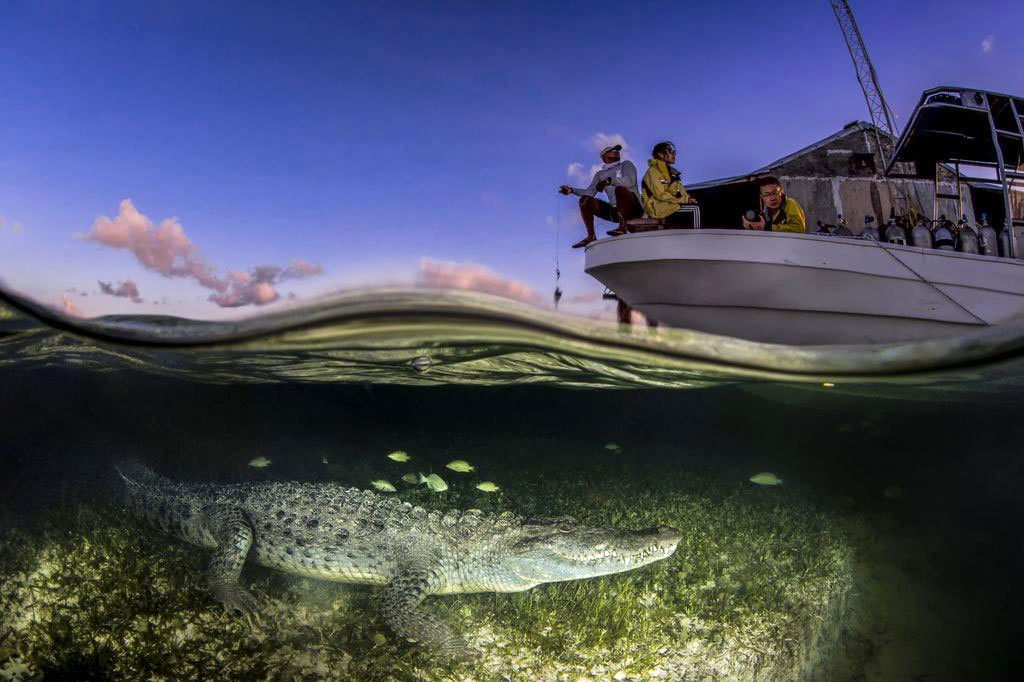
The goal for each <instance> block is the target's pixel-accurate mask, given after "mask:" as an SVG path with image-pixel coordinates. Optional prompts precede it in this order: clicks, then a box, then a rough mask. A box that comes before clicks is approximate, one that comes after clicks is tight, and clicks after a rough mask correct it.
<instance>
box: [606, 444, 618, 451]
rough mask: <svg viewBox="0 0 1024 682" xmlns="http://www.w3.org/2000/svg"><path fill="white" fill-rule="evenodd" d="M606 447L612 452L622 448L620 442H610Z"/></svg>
mask: <svg viewBox="0 0 1024 682" xmlns="http://www.w3.org/2000/svg"><path fill="white" fill-rule="evenodd" d="M604 449H605V450H610V451H611V452H618V451H619V450H621V449H622V448H621V447H620V446H619V444H618V443H608V445H605V446H604Z"/></svg>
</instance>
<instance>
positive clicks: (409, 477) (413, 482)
mask: <svg viewBox="0 0 1024 682" xmlns="http://www.w3.org/2000/svg"><path fill="white" fill-rule="evenodd" d="M402 480H403V481H405V482H406V483H409V484H410V485H416V484H417V483H419V480H418V479H417V478H416V474H413V473H408V474H406V475H405V476H402Z"/></svg>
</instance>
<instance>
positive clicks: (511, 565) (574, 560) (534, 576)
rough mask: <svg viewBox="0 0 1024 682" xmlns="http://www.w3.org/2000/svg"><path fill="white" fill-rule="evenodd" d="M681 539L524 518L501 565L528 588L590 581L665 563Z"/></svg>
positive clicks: (657, 531)
mask: <svg viewBox="0 0 1024 682" xmlns="http://www.w3.org/2000/svg"><path fill="white" fill-rule="evenodd" d="M681 537H682V534H681V533H680V532H679V531H678V530H676V529H675V528H670V527H668V526H658V527H657V528H648V529H646V530H619V529H616V528H604V527H600V526H585V525H583V524H581V523H579V522H578V521H577V520H576V519H574V518H572V517H568V516H567V517H560V518H534V519H526V520H525V521H524V523H523V525H522V526H521V528H520V529H519V537H518V538H517V539H516V540H515V542H514V543H512V545H511V547H509V548H508V554H507V555H506V556H505V557H503V559H502V564H503V565H504V567H505V568H506V569H507V570H508V571H509V572H511V573H512V574H514V575H515V576H516V577H517V578H519V579H520V580H521V581H522V582H523V584H530V586H533V585H538V584H541V583H548V582H555V581H559V580H578V579H580V578H592V577H594V576H598V575H607V574H608V573H619V572H621V571H629V570H632V569H634V568H639V567H640V566H644V565H646V564H649V563H652V562H655V561H660V560H661V559H665V558H667V557H669V556H671V555H672V552H674V551H675V550H676V545H678V544H679V540H680V538H681Z"/></svg>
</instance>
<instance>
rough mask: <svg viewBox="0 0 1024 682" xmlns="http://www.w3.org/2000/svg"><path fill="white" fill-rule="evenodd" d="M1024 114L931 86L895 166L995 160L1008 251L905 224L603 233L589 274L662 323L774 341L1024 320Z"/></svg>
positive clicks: (871, 338) (915, 172)
mask: <svg viewBox="0 0 1024 682" xmlns="http://www.w3.org/2000/svg"><path fill="white" fill-rule="evenodd" d="M1022 113H1024V100H1022V99H1020V98H1016V97H1011V96H1009V95H1000V94H998V93H989V92H984V91H979V90H971V89H964V88H934V89H932V90H928V91H926V92H925V93H924V95H923V96H922V98H921V101H920V103H919V104H918V106H917V108H915V110H914V113H913V115H912V117H911V120H910V124H909V125H908V126H907V128H906V130H905V131H904V133H903V135H902V136H901V137H900V139H899V141H898V142H897V145H896V147H895V150H894V153H893V156H892V162H891V163H890V166H889V168H887V173H888V174H889V175H890V176H891V177H918V178H920V177H931V178H933V179H934V178H935V177H936V172H935V171H936V167H937V164H940V163H947V164H950V163H951V164H955V166H956V169H957V172H958V174H959V172H960V166H961V164H966V165H969V166H971V167H974V166H977V167H980V168H989V169H993V172H994V173H995V175H996V177H995V178H994V180H995V181H997V182H998V183H999V185H1000V186H1001V187H1002V189H1003V195H1004V197H1003V198H1004V206H1005V215H1006V230H1007V233H1006V234H1005V235H1004V236H1005V237H1006V239H1004V240H1003V241H1004V242H1005V243H1006V246H1005V248H1004V249H1003V251H1004V257H999V256H994V255H978V254H977V253H962V252H958V251H953V250H941V249H939V248H924V247H919V246H907V245H905V244H906V236H907V235H906V232H902V238H894V239H893V240H892V243H890V242H888V241H885V240H884V239H881V240H880V239H860V238H850V237H837V236H834V235H831V234H826V233H818V234H792V233H776V232H762V231H750V230H736V229H697V230H678V229H677V230H658V231H650V232H642V233H636V234H627V235H624V236H621V237H615V238H612V239H602V240H599V241H596V242H594V243H592V244H590V245H589V246H588V247H587V250H586V265H585V270H586V272H587V273H589V274H590V275H592V276H593V277H595V278H596V279H598V280H599V281H601V282H602V283H603V284H605V286H607V287H608V288H609V289H611V290H612V291H614V292H615V293H616V294H617V295H618V296H619V297H620V298H621V299H622V300H623V301H625V302H627V303H629V304H630V305H632V306H633V307H635V308H636V309H638V310H640V311H641V312H643V313H644V314H646V315H647V316H648V317H651V318H654V319H657V320H658V321H660V322H663V323H666V324H669V325H672V326H675V327H684V328H690V329H697V330H701V331H706V332H712V333H718V334H724V335H729V336H737V337H740V338H747V339H752V340H756V341H764V342H772V343H785V344H799V345H809V344H815V345H816V344H860V343H883V342H894V341H908V340H922V339H928V338H935V337H939V336H952V335H956V334H960V333H963V332H965V331H968V330H971V329H974V328H978V327H982V326H986V325H991V324H996V323H998V322H1002V321H1005V320H1008V319H1011V318H1014V317H1018V316H1022V315H1024V260H1018V259H1017V258H1016V257H1014V256H1016V255H1017V254H1021V255H1024V220H1020V219H1018V218H1017V217H1015V214H1014V210H1015V203H1014V200H1013V197H1012V196H1011V192H1012V191H1013V183H1014V181H1015V180H1017V179H1018V178H1022V177H1024V118H1022V117H1021V114H1022ZM1011 122H1012V123H1014V124H1015V126H1016V128H1017V131H1018V132H1016V133H1014V132H1013V131H1012V130H1011V129H1010V128H1009V124H1010V123H1011ZM982 124H984V126H983V125H982ZM982 132H984V133H986V135H984V136H983V135H981V133H982ZM962 179H978V178H967V177H963V178H962ZM985 180H986V181H988V182H992V181H993V178H986V179H985ZM936 191H937V185H936ZM935 210H936V209H935V207H934V203H933V212H934V211H935ZM938 218H939V216H934V215H933V219H938ZM922 220H923V219H922ZM936 225H937V226H939V227H941V228H942V229H946V230H950V229H952V231H953V232H954V233H958V234H955V235H954V236H956V242H957V244H958V245H959V244H961V242H962V244H963V248H964V249H965V250H968V251H970V250H971V246H970V245H971V243H972V242H971V239H968V237H969V236H972V235H975V233H974V231H973V230H971V229H970V228H969V227H968V226H966V225H965V224H961V227H960V228H959V229H957V228H955V226H953V224H952V222H950V221H948V220H943V221H940V222H937V223H936ZM937 229H938V228H937ZM987 229H989V230H991V228H987ZM893 232H897V230H894V231H893ZM992 234H994V231H993V232H992ZM1010 235H1012V238H1011V237H1010ZM961 237H962V238H963V239H961ZM973 239H974V241H973V243H974V244H975V245H976V244H977V237H976V236H974V237H973ZM929 242H930V240H929ZM975 248H976V246H975ZM989 252H990V253H995V252H994V251H992V250H990V251H989Z"/></svg>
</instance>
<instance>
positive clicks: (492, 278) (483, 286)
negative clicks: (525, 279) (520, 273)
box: [417, 258, 539, 303]
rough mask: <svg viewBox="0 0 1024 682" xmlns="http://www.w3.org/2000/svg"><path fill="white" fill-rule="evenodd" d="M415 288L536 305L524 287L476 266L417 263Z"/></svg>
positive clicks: (528, 289)
mask: <svg viewBox="0 0 1024 682" xmlns="http://www.w3.org/2000/svg"><path fill="white" fill-rule="evenodd" d="M417 285H418V286H421V287H429V288H434V289H470V290H472V291H482V292H484V293H488V294H496V295H498V296H505V297H506V298H515V299H519V300H520V301H529V302H530V303H537V302H538V301H539V298H538V296H537V294H535V293H534V291H533V289H531V288H530V287H529V286H527V285H526V284H523V283H522V282H519V281H516V280H512V279H506V278H504V277H502V276H501V275H499V274H498V273H496V272H494V271H493V270H491V269H490V268H486V267H484V266H482V265H477V264H475V263H451V262H446V261H437V260H432V259H430V258H423V259H421V260H420V270H419V276H418V278H417Z"/></svg>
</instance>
